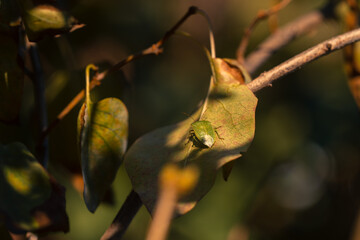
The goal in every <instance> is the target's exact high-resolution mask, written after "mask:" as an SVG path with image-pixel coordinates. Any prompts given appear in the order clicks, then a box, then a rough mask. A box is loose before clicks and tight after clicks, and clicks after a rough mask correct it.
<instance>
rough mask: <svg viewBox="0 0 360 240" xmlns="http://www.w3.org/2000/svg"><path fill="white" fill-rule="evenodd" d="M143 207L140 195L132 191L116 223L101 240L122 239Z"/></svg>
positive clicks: (112, 224)
mask: <svg viewBox="0 0 360 240" xmlns="http://www.w3.org/2000/svg"><path fill="white" fill-rule="evenodd" d="M141 206H142V202H141V200H140V197H139V195H137V193H136V192H134V190H132V191H131V192H130V193H129V195H128V196H127V198H126V200H125V202H124V203H123V205H122V206H121V208H120V210H119V212H118V213H117V215H116V217H115V219H114V221H113V222H112V223H111V225H110V227H109V228H108V229H107V230H106V231H105V233H104V235H103V236H102V237H101V240H116V239H121V237H122V236H123V234H124V233H125V231H126V229H127V227H128V226H129V224H130V223H131V221H132V219H133V218H134V217H135V215H136V213H137V212H138V211H139V209H140V207H141Z"/></svg>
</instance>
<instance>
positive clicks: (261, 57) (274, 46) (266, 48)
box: [244, 0, 336, 74]
mask: <svg viewBox="0 0 360 240" xmlns="http://www.w3.org/2000/svg"><path fill="white" fill-rule="evenodd" d="M335 6H336V3H335V2H334V1H331V0H330V1H328V2H327V4H326V5H325V6H324V7H323V8H321V9H319V10H315V11H313V12H310V13H308V14H306V15H304V16H301V17H299V18H298V19H296V20H294V21H293V22H290V23H288V24H286V25H285V26H284V27H281V28H280V29H278V30H277V31H276V32H275V33H274V34H272V35H271V36H269V37H268V38H267V39H266V40H265V41H264V42H263V43H262V44H260V45H259V47H258V48H257V49H256V50H254V51H253V52H252V53H250V54H249V55H248V56H247V58H246V60H245V62H244V67H245V69H247V70H248V72H249V73H250V74H254V72H255V71H256V70H257V69H258V68H259V67H260V66H262V65H263V64H264V63H265V62H266V61H267V60H268V59H269V58H270V57H271V56H273V55H274V53H276V52H277V51H278V50H279V49H281V48H282V47H284V46H285V45H287V44H288V43H289V42H291V41H292V40H294V39H296V38H298V37H299V36H302V35H304V34H305V33H307V32H309V31H311V30H312V29H315V27H317V26H318V25H319V24H320V23H322V22H323V21H324V19H331V18H333V17H334V8H335Z"/></svg>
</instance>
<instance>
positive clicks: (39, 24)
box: [20, 0, 76, 41]
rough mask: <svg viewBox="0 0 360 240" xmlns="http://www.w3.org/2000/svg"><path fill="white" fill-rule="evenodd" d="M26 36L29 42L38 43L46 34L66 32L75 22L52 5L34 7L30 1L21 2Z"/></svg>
mask: <svg viewBox="0 0 360 240" xmlns="http://www.w3.org/2000/svg"><path fill="white" fill-rule="evenodd" d="M20 2H21V3H20V4H21V9H22V16H23V21H24V24H25V30H26V34H27V36H28V38H29V40H30V41H38V40H39V39H40V38H42V37H43V36H44V35H46V34H50V35H56V34H60V33H64V32H68V31H69V30H70V29H71V28H72V27H73V26H74V25H75V24H76V20H75V19H74V18H73V17H72V16H69V14H68V13H67V12H64V11H62V10H60V9H59V8H57V7H56V6H54V5H48V4H47V5H36V6H34V5H33V4H32V2H31V0H21V1H20Z"/></svg>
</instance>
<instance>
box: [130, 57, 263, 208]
mask: <svg viewBox="0 0 360 240" xmlns="http://www.w3.org/2000/svg"><path fill="white" fill-rule="evenodd" d="M215 69H216V71H217V72H216V74H217V81H216V82H215V83H214V82H213V81H211V86H210V92H209V96H208V98H207V99H206V101H205V104H204V106H203V109H199V110H198V111H197V112H196V113H195V114H193V115H192V116H191V117H189V118H188V119H186V120H184V121H182V122H180V123H178V124H174V125H171V126H166V127H163V128H160V129H157V130H155V131H152V132H150V133H148V134H145V135H144V136H142V137H140V138H139V139H138V140H137V141H136V142H135V143H134V144H133V145H132V146H131V147H130V149H129V150H128V152H127V153H126V155H125V167H126V170H127V172H128V175H129V177H130V180H131V182H132V185H133V188H134V190H135V191H136V192H137V193H138V194H139V196H140V198H141V200H142V201H143V203H144V205H145V206H146V207H147V209H148V210H149V211H150V212H152V211H153V208H154V204H155V202H156V199H157V194H158V174H159V172H160V170H161V169H162V168H163V166H164V165H165V164H167V163H177V164H179V165H184V164H185V163H186V164H190V165H191V164H194V165H196V166H197V167H198V169H199V170H200V177H199V182H198V184H197V186H196V187H195V189H194V190H193V191H192V193H190V194H189V195H187V196H186V197H185V198H182V199H180V202H179V204H178V213H179V214H183V213H186V212H187V211H189V210H190V209H191V208H192V207H194V205H195V203H196V202H197V201H199V200H200V199H201V198H202V197H203V196H204V195H205V194H206V193H207V192H208V191H209V190H210V189H211V187H212V185H213V183H214V180H215V177H216V172H217V170H218V169H219V168H221V167H222V166H223V165H224V164H226V163H228V162H230V161H232V160H234V159H236V158H238V157H240V156H241V154H240V152H245V151H246V150H247V148H248V147H249V145H250V143H251V142H252V139H253V137H254V132H255V108H256V104H257V99H256V97H255V96H254V94H253V93H252V92H251V91H250V90H249V89H248V88H247V87H246V86H245V85H242V84H240V82H239V81H237V80H236V78H235V77H232V78H230V77H229V74H228V72H223V70H219V68H217V67H216V63H215ZM230 76H231V74H230ZM194 119H196V120H202V121H208V122H210V123H211V125H212V126H213V127H214V128H215V129H216V131H217V133H218V134H217V135H218V136H216V139H215V143H214V144H213V145H212V147H210V148H203V147H199V146H198V145H197V144H191V143H189V136H190V134H189V132H190V130H191V124H192V123H193V122H194ZM181 209H183V210H181Z"/></svg>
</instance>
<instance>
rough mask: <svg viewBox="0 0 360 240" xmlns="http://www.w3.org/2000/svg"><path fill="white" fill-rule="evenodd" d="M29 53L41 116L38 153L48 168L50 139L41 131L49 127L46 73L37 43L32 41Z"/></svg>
mask: <svg viewBox="0 0 360 240" xmlns="http://www.w3.org/2000/svg"><path fill="white" fill-rule="evenodd" d="M29 53H30V58H31V63H32V67H33V75H32V80H33V83H34V95H35V106H36V110H37V114H38V117H39V122H38V128H39V133H40V138H41V139H40V140H39V142H38V145H37V147H36V155H37V158H38V161H39V162H40V164H41V165H43V166H44V167H45V168H47V165H48V160H49V140H48V138H47V137H41V133H42V132H43V131H44V129H46V128H47V110H46V99H45V81H44V73H43V69H42V66H41V61H40V57H39V53H38V48H37V46H36V44H33V43H32V44H31V45H30V48H29Z"/></svg>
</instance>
